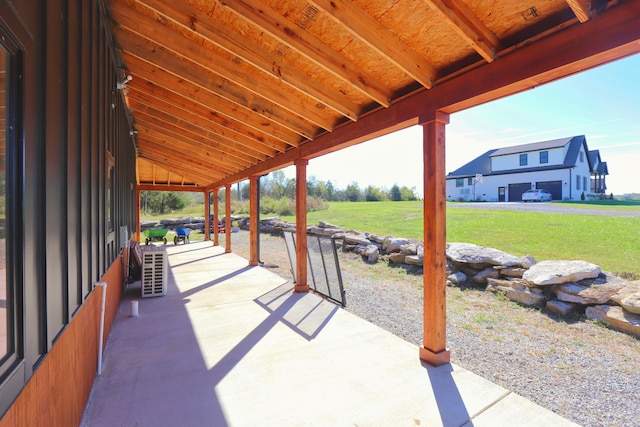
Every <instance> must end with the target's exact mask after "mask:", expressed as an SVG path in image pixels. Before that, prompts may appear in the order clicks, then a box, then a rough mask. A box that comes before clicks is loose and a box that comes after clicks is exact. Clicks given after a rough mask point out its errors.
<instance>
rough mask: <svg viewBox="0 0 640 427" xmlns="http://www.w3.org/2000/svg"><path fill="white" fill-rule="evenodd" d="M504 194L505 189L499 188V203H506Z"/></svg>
mask: <svg viewBox="0 0 640 427" xmlns="http://www.w3.org/2000/svg"><path fill="white" fill-rule="evenodd" d="M504 194H505V187H498V201H499V202H504V201H505V198H504Z"/></svg>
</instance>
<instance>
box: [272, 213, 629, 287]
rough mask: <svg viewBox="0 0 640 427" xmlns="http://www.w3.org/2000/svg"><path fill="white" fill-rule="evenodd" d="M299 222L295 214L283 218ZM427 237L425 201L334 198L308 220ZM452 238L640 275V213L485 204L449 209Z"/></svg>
mask: <svg viewBox="0 0 640 427" xmlns="http://www.w3.org/2000/svg"><path fill="white" fill-rule="evenodd" d="M613 202H614V203H612V204H609V203H604V202H585V203H571V207H572V208H575V207H580V208H583V209H620V210H622V209H624V210H640V203H637V202H635V203H625V204H624V205H622V204H616V203H615V201H613ZM282 219H284V220H286V221H291V222H295V218H294V217H283V218H282ZM319 221H327V222H330V223H332V224H335V225H338V226H340V227H342V228H346V229H354V230H358V231H361V232H369V233H375V234H378V235H382V236H387V235H392V236H396V237H407V238H414V239H418V240H422V239H423V222H422V202H369V203H365V202H363V203H349V202H344V203H335V202H332V203H330V207H329V209H328V210H324V211H317V212H309V214H308V218H307V222H308V224H317V223H318V222H319ZM447 241H448V242H468V243H475V244H477V245H481V246H489V247H492V248H496V249H499V250H502V251H505V252H507V253H510V254H514V255H526V254H529V255H532V256H533V257H534V258H535V259H537V260H538V261H542V260H549V259H566V260H572V259H581V260H585V261H589V262H592V263H595V264H597V265H599V266H600V267H601V268H602V269H603V270H606V271H611V272H614V273H617V274H621V275H623V276H626V277H632V278H634V277H635V278H640V218H639V217H623V216H602V215H587V214H585V215H577V214H551V213H537V212H516V211H504V210H500V211H498V210H486V209H447Z"/></svg>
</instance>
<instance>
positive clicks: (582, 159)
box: [580, 151, 584, 163]
mask: <svg viewBox="0 0 640 427" xmlns="http://www.w3.org/2000/svg"><path fill="white" fill-rule="evenodd" d="M580 163H584V153H583V152H582V151H581V152H580Z"/></svg>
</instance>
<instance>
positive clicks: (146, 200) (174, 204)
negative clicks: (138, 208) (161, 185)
mask: <svg viewBox="0 0 640 427" xmlns="http://www.w3.org/2000/svg"><path fill="white" fill-rule="evenodd" d="M140 201H141V204H142V209H143V211H144V212H145V214H146V213H149V212H151V213H153V214H160V215H162V214H166V213H168V212H171V211H176V210H180V209H182V208H184V207H185V206H186V202H185V199H184V197H183V195H182V194H181V193H179V192H174V191H141V192H140Z"/></svg>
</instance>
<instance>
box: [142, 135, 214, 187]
mask: <svg viewBox="0 0 640 427" xmlns="http://www.w3.org/2000/svg"><path fill="white" fill-rule="evenodd" d="M141 145H142V146H143V147H144V148H141V151H140V156H139V157H140V158H141V159H145V160H147V161H149V162H151V163H152V164H153V171H152V176H154V177H155V175H156V172H155V168H156V165H157V166H160V167H162V168H164V169H167V170H169V169H170V170H173V171H174V172H177V173H178V174H180V175H182V176H184V177H185V178H188V179H189V180H191V181H193V182H196V183H198V184H200V185H204V184H207V183H211V182H213V181H215V180H218V179H221V178H223V177H224V175H223V174H204V173H202V172H201V171H202V170H207V169H205V168H203V167H199V165H198V164H197V163H194V162H193V161H192V159H189V158H187V157H185V156H184V153H180V152H176V151H174V150H171V149H169V148H166V147H162V146H158V145H157V143H156V142H153V141H144V142H143V143H142V144H141ZM155 183H156V180H155V178H154V179H153V184H155Z"/></svg>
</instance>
